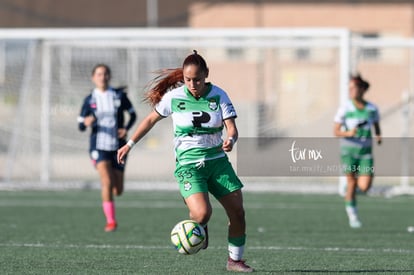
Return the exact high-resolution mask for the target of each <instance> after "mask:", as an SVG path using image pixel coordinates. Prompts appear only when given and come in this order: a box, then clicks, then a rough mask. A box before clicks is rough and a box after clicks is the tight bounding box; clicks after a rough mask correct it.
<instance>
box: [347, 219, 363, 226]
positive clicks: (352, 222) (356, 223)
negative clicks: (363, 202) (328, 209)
mask: <svg viewBox="0 0 414 275" xmlns="http://www.w3.org/2000/svg"><path fill="white" fill-rule="evenodd" d="M349 226H350V227H351V228H361V227H362V223H361V221H360V220H358V219H350V220H349Z"/></svg>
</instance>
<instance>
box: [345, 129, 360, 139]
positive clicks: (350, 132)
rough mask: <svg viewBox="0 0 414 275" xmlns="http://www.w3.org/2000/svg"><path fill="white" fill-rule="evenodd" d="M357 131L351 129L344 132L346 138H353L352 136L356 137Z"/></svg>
mask: <svg viewBox="0 0 414 275" xmlns="http://www.w3.org/2000/svg"><path fill="white" fill-rule="evenodd" d="M357 131H358V128H353V129H351V130H349V131H347V132H346V133H347V135H346V137H354V136H356V134H357Z"/></svg>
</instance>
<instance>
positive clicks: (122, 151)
mask: <svg viewBox="0 0 414 275" xmlns="http://www.w3.org/2000/svg"><path fill="white" fill-rule="evenodd" d="M162 118H163V117H162V116H160V115H159V114H158V113H157V112H156V111H152V112H151V113H149V114H148V116H147V117H146V118H144V120H143V121H141V123H140V124H139V125H138V128H137V129H136V130H135V132H134V133H133V134H132V136H131V138H130V139H129V140H128V143H127V144H125V145H124V146H122V147H121V148H119V150H118V155H117V160H118V162H119V163H124V159H125V157H126V155H128V153H129V151H130V150H131V148H132V147H133V146H134V145H135V143H137V142H138V141H140V140H141V139H142V138H143V137H144V136H145V135H146V134H147V133H148V132H149V131H150V130H151V128H152V127H153V126H154V125H155V123H157V122H158V121H160V120H161V119H162Z"/></svg>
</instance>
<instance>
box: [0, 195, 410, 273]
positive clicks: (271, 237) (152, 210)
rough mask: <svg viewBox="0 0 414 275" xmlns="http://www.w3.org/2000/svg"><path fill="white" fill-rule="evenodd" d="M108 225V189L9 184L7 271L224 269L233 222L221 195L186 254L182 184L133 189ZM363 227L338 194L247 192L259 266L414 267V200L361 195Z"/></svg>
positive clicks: (0, 250) (270, 269)
mask: <svg viewBox="0 0 414 275" xmlns="http://www.w3.org/2000/svg"><path fill="white" fill-rule="evenodd" d="M116 202H117V216H118V222H119V224H120V225H119V229H118V231H116V232H114V233H105V232H103V227H104V218H103V214H102V210H101V207H100V204H101V202H100V196H99V191H98V190H89V191H64V192H63V191H62V192H46V191H2V192H0V217H1V219H0V274H224V273H227V272H226V271H225V263H226V259H227V251H226V250H227V249H226V246H227V243H226V232H227V228H226V227H227V221H226V217H225V214H224V212H223V210H222V209H221V207H220V206H219V205H218V204H217V203H216V202H214V212H213V216H212V219H211V221H210V223H209V232H210V247H209V248H208V249H207V250H205V251H204V250H203V251H201V252H200V253H198V254H196V255H192V256H184V255H179V254H178V253H177V252H176V251H175V250H174V249H173V248H172V246H171V244H170V239H169V233H170V230H171V228H172V227H173V225H174V224H175V223H176V222H178V221H179V220H182V219H186V218H187V210H186V208H185V206H184V205H183V203H182V200H181V198H180V197H179V194H178V192H148V191H146V192H137V191H134V192H132V191H129V192H128V191H127V192H126V193H125V194H124V195H123V196H122V197H120V198H117V201H116ZM359 206H360V216H361V219H362V221H363V223H364V226H363V228H361V229H357V230H355V229H353V230H352V229H350V228H349V227H348V225H347V220H346V217H345V212H344V206H343V202H342V198H340V197H339V196H333V195H298V194H296V195H288V194H277V193H266V194H265V193H247V192H246V193H245V208H246V218H247V226H248V232H247V234H248V239H247V248H246V252H245V258H246V259H247V263H248V264H250V265H251V266H252V267H254V268H255V269H256V274H318V273H322V274H338V273H341V274H342V273H346V274H414V233H408V232H407V230H406V228H407V226H409V225H414V214H413V213H414V212H413V211H414V198H412V197H407V196H403V197H396V198H392V199H385V198H382V197H363V196H360V197H359Z"/></svg>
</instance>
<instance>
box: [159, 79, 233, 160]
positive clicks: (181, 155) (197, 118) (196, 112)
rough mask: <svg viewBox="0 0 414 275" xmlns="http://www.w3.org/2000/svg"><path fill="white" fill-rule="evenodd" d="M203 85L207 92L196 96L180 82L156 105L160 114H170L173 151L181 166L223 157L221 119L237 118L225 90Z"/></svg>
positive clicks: (164, 115)
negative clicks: (179, 84) (206, 87)
mask: <svg viewBox="0 0 414 275" xmlns="http://www.w3.org/2000/svg"><path fill="white" fill-rule="evenodd" d="M206 85H208V91H207V92H206V93H205V94H204V95H203V96H202V97H201V98H199V99H196V98H195V97H194V96H193V95H192V94H191V93H190V92H189V91H188V89H187V87H186V86H185V85H183V86H181V87H178V88H176V89H173V90H171V91H169V92H167V93H166V94H165V95H164V96H163V98H162V99H161V101H160V102H159V103H158V104H157V105H156V106H155V111H156V112H158V114H160V115H161V116H163V117H167V116H169V115H171V117H172V120H173V126H174V136H175V137H174V149H175V154H176V158H177V161H178V162H179V163H180V164H182V165H184V164H189V163H198V162H202V161H205V160H210V159H216V158H220V157H224V156H225V153H224V151H223V149H222V144H223V140H222V138H221V135H222V130H223V126H224V124H223V120H225V119H228V118H235V117H237V114H236V111H235V110H234V107H233V104H232V103H231V101H230V99H229V97H228V96H227V94H226V92H224V91H223V90H222V89H220V88H219V87H217V86H215V85H212V84H211V83H207V84H206Z"/></svg>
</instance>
